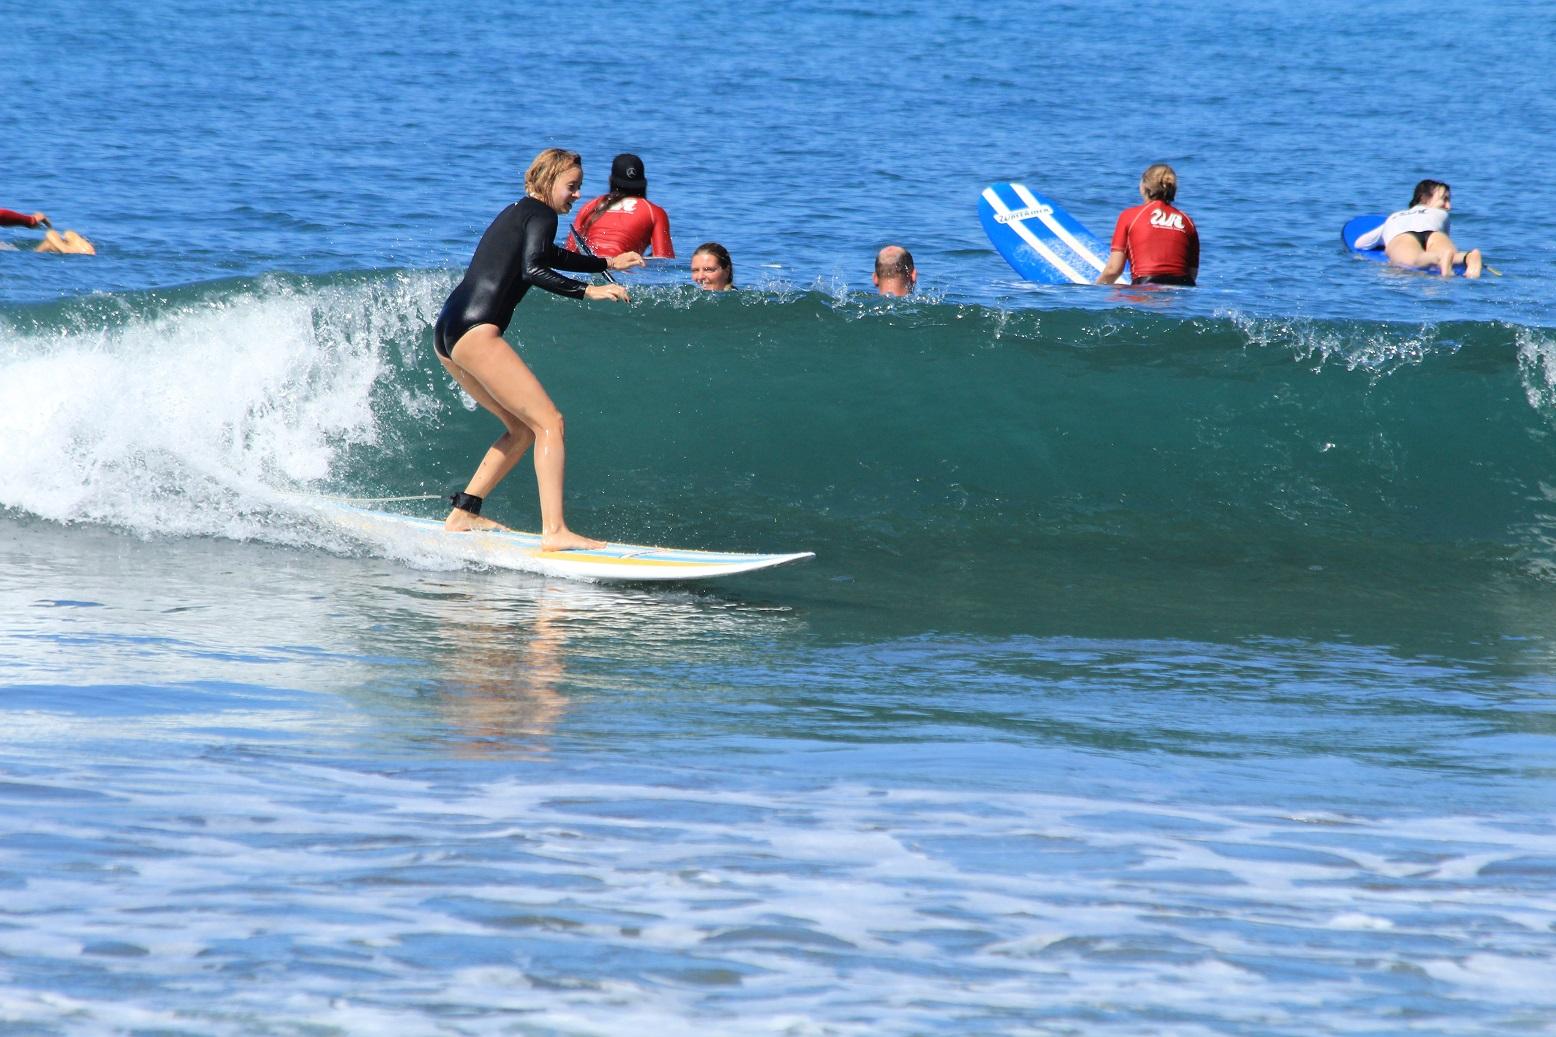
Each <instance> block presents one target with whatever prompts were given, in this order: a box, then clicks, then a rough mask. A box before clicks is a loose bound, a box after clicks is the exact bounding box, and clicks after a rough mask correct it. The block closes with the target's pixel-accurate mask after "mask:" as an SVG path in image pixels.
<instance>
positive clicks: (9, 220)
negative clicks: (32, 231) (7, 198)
mask: <svg viewBox="0 0 1556 1037" xmlns="http://www.w3.org/2000/svg"><path fill="white" fill-rule="evenodd" d="M39 224H42V225H43V226H45V227H52V226H54V224H52V223H50V222H49V218H48V217H47V216H45V215H43V213H41V212H35V213H33V214H32V215H31V216H28V215H27V214H26V213H24V212H17V211H16V210H15V209H0V227H36V226H38V225H39Z"/></svg>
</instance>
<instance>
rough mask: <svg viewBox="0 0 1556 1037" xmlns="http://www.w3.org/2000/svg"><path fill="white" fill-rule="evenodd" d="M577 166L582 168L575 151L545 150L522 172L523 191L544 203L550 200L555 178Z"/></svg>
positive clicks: (579, 158) (581, 160) (563, 149)
mask: <svg viewBox="0 0 1556 1037" xmlns="http://www.w3.org/2000/svg"><path fill="white" fill-rule="evenodd" d="M574 166H577V167H578V168H579V169H582V168H583V159H582V158H581V157H580V156H579V154H578V152H576V151H568V150H567V149H566V148H547V149H546V150H544V151H542V152H541V153H540V154H538V155H536V156H535V161H533V162H531V163H530V164H529V168H528V169H526V170H525V171H524V190H525V193H527V194H532V195H534V196H535V197H536V198H539V199H540V200H541V201H543V202H546V201H549V200H550V198H551V189H552V188H553V187H555V186H556V180H557V177H559V176H561V175H562V174H563V173H565V172H567V171H568V170H569V169H572V168H573V167H574Z"/></svg>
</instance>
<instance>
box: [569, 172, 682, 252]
mask: <svg viewBox="0 0 1556 1037" xmlns="http://www.w3.org/2000/svg"><path fill="white" fill-rule="evenodd" d="M568 242H569V244H568V247H569V248H573V243H574V242H581V243H582V244H583V245H584V246H585V247H583V248H574V251H576V252H583V253H586V254H587V253H591V252H592V253H593V254H595V255H597V256H607V257H608V256H614V255H617V254H618V253H621V252H639V253H641V252H646V251H648V250H650V249H652V250H653V253H654V258H655V259H674V258H675V245H674V244H673V243H672V242H671V241H670V217H669V215H667V214H666V213H665V211H664V210H663V209H661V208H660V207H659V206H657V205H655V204H654V203H653V202H651V201H649V200H648V177H647V176H645V175H644V174H643V160H642V159H640V158H638V157H637V156H636V155H632V154H621V155H617V156H616V159H615V161H614V162H612V163H611V189H610V193H609V194H602V195H600V197H598V198H596V199H594V200H593V201H591V202H589V203H588V204H587V205H585V206H584V207H583V208H582V209H579V210H578V215H577V216H575V217H573V229H572V233H571V234H569V235H568Z"/></svg>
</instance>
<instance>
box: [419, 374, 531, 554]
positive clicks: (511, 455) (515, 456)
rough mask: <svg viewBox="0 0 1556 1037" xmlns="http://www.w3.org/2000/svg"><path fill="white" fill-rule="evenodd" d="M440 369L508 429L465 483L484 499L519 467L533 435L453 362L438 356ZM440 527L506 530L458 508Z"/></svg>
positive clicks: (454, 530) (468, 490) (472, 492)
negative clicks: (440, 363) (514, 467)
mask: <svg viewBox="0 0 1556 1037" xmlns="http://www.w3.org/2000/svg"><path fill="white" fill-rule="evenodd" d="M438 360H440V361H442V363H443V369H444V370H446V371H447V372H448V373H449V377H450V378H453V379H454V381H456V382H458V383H459V386H460V388H462V389H464V390H465V392H467V393H469V394H470V397H471V399H473V400H475V402H477V403H479V404H480V405H481V406H482V407H484V408H485V409H486V410H488V411H490V412H491V413H493V414H495V415H496V416H497V418H498V420H500V421H501V422H502V424H503V428H505V429H507V431H506V432H504V433H503V434H502V435H500V436H498V437H497V440H496V442H494V443H493V444H492V445H491V446H490V447H488V448H487V450H486V454H485V456H483V457H482V458H481V463H480V464H478V465H476V468H475V474H474V475H472V476H471V477H470V481H469V482H468V483H466V484H465V492H466V493H468V494H471V495H472V496H475V497H486V496H488V495H489V494H490V493H491V492H492V491H493V490H495V489H496V488H497V484H498V483H500V482H502V480H503V478H504V476H506V475H507V474H508V473H509V472H511V471H512V470H513V466H514V465H516V464H518V462H519V458H521V457H523V456H524V451H526V450H528V449H529V448H530V445H531V444H532V443H534V442H535V434H534V433H533V432H531V431H530V430H529V426H528V425H526V424H524V422H523V421H521V420H519V417H518V415H516V414H511V413H509V412H508V410H507V408H505V407H503V405H502V404H500V403H498V402H497V401H496V400H494V399H492V394H491V393H489V392H487V391H486V387H485V386H483V385H482V384H481V383H480V382H478V381H476V379H475V377H474V376H473V375H471V374H470V373H469V372H468V371H466V370H465V369H464V368H462V367H460V366H459V365H458V364H455V363H452V362H450V361H449V360H447V359H445V358H444V357H443V356H441V355H439V356H438ZM443 528H444V529H447V530H448V531H449V532H451V533H462V532H464V531H465V530H467V529H507V528H508V527H507V526H504V525H503V524H502V523H500V522H494V521H492V520H491V519H489V518H485V517H483V516H480V515H472V514H470V512H468V511H463V510H461V509H459V508H450V509H449V513H448V518H447V519H446V520H444V522H443Z"/></svg>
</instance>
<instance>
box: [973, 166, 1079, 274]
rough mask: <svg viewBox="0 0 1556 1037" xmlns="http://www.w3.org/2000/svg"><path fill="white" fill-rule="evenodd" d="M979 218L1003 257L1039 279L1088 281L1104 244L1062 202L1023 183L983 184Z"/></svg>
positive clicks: (1018, 270) (1017, 270)
mask: <svg viewBox="0 0 1556 1037" xmlns="http://www.w3.org/2000/svg"><path fill="white" fill-rule="evenodd" d="M978 217H979V219H980V220H981V221H982V223H983V230H984V233H986V234H987V235H988V236H989V241H990V243H991V244H993V245H994V247H995V248H996V249H998V250H999V254H1000V255H1002V256H1004V257H1005V262H1007V263H1009V264H1010V265H1011V268H1012V269H1014V270H1015V271H1016V273H1018V274H1020V275H1021V276H1022V277H1024V278H1025V279H1026V280H1028V281H1034V282H1036V283H1038V284H1092V283H1093V282H1095V281H1096V280H1097V275H1099V274H1101V273H1102V268H1103V267H1104V266H1105V265H1106V264H1107V260H1108V248H1107V246H1106V245H1104V244H1103V243H1102V242H1101V241H1100V240H1099V239H1098V238H1097V237H1096V236H1095V235H1094V234H1092V233H1091V231H1089V230H1087V229H1086V228H1085V227H1084V226H1082V224H1081V222H1080V221H1079V220H1077V219H1076V218H1075V217H1074V216H1071V215H1070V214H1069V213H1068V212H1066V211H1065V210H1064V208H1063V206H1061V205H1059V203H1058V202H1056V201H1054V200H1053V199H1052V198H1049V197H1048V196H1047V195H1044V194H1039V193H1038V192H1036V191H1033V190H1032V189H1031V188H1029V187H1027V186H1026V185H1024V184H1015V183H1003V182H1002V183H997V184H990V185H989V186H988V187H985V188H984V189H983V195H982V197H981V198H980V200H979V203H978Z"/></svg>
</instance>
